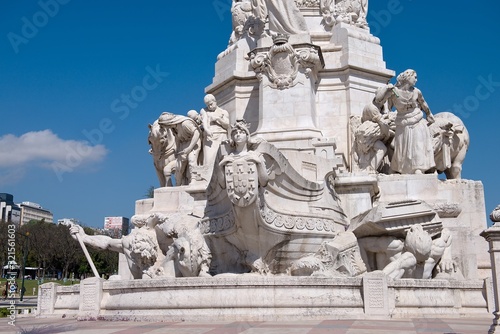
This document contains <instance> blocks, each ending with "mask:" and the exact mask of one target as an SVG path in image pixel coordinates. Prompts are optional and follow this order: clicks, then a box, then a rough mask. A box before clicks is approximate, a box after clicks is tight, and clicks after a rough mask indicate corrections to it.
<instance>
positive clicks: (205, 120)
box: [200, 109, 212, 138]
mask: <svg viewBox="0 0 500 334" xmlns="http://www.w3.org/2000/svg"><path fill="white" fill-rule="evenodd" d="M200 117H201V123H202V124H203V129H204V130H205V134H206V136H207V137H208V138H210V137H212V130H210V121H209V120H208V115H207V111H206V110H205V109H201V110H200Z"/></svg>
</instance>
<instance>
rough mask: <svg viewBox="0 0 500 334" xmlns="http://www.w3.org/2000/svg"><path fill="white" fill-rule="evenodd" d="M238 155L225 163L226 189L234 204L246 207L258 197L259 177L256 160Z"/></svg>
mask: <svg viewBox="0 0 500 334" xmlns="http://www.w3.org/2000/svg"><path fill="white" fill-rule="evenodd" d="M245 158H247V157H237V158H235V159H231V161H227V162H226V164H225V176H226V189H227V194H228V196H229V199H230V200H231V202H233V204H235V205H237V206H240V207H245V206H248V205H250V204H252V203H253V202H255V200H256V199H257V195H258V191H257V189H258V187H259V177H258V174H257V166H256V165H255V162H253V161H250V160H249V159H245Z"/></svg>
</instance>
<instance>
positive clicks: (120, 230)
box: [104, 217, 130, 238]
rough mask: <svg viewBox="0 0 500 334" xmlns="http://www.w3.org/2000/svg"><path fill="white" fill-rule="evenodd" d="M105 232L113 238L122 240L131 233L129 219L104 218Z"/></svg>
mask: <svg viewBox="0 0 500 334" xmlns="http://www.w3.org/2000/svg"><path fill="white" fill-rule="evenodd" d="M104 231H105V232H106V233H107V234H108V235H109V236H110V237H112V238H121V237H122V235H127V234H128V233H129V231H130V223H129V219H128V218H125V217H104Z"/></svg>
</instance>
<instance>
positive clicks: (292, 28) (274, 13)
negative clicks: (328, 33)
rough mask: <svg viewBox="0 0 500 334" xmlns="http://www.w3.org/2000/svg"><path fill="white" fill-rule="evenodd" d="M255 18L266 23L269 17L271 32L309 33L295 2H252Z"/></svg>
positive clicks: (286, 33)
mask: <svg viewBox="0 0 500 334" xmlns="http://www.w3.org/2000/svg"><path fill="white" fill-rule="evenodd" d="M252 8H253V11H254V15H255V17H257V18H259V19H261V20H262V21H263V22H266V17H269V30H271V31H272V32H274V33H281V34H285V35H295V34H304V33H307V32H308V28H307V24H306V21H305V20H304V17H303V16H302V13H301V12H300V10H299V9H298V7H297V5H296V4H295V1H294V0H252Z"/></svg>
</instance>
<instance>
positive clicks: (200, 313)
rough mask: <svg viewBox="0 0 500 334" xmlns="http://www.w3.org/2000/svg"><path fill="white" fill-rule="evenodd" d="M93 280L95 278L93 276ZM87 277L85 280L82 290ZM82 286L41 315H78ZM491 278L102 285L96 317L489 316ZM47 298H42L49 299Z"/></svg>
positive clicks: (55, 292)
mask: <svg viewBox="0 0 500 334" xmlns="http://www.w3.org/2000/svg"><path fill="white" fill-rule="evenodd" d="M89 280H90V279H89ZM86 281H87V280H84V281H82V283H81V285H80V287H81V286H83V285H85V284H86V283H85V282H86ZM78 288H79V287H78V286H71V287H67V286H60V285H56V284H51V283H48V284H44V285H42V290H47V289H50V290H51V293H46V294H45V295H46V296H54V298H46V300H44V302H43V303H39V306H40V307H39V309H38V310H37V312H38V313H37V316H39V317H60V316H62V315H65V316H66V317H68V316H70V317H71V316H73V317H75V318H78V319H79V320H90V318H87V317H86V316H85V313H82V312H79V310H80V309H81V305H79V304H80V303H81V302H82V301H81V299H80V293H81V291H82V289H81V288H80V289H78ZM491 291H492V289H491V281H490V280H484V281H483V280H467V281H447V280H436V279H434V280H416V279H402V280H397V281H394V280H391V279H390V278H388V277H385V276H384V275H383V274H382V273H381V272H373V273H370V274H368V275H366V276H364V277H357V278H341V277H339V278H334V279H332V278H322V277H290V276H287V277H284V276H256V275H252V274H244V275H221V276H217V277H213V278H166V279H154V280H129V281H106V282H102V291H101V293H100V294H97V296H99V298H101V300H100V303H97V302H94V303H92V305H95V306H96V307H98V309H96V312H97V314H96V313H95V312H92V310H89V309H88V308H89V305H90V304H88V303H87V304H86V308H87V311H88V314H91V315H92V316H91V318H92V319H98V320H130V321H231V320H238V321H291V320H316V319H373V318H378V319H388V318H411V317H427V316H436V315H439V316H440V317H456V318H459V317H488V316H490V315H491V312H492V307H493V299H492V296H491V294H492V292H491ZM45 295H44V296H45Z"/></svg>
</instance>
